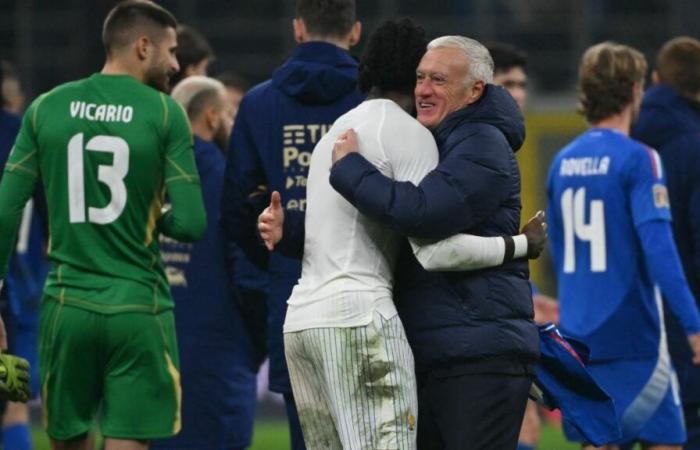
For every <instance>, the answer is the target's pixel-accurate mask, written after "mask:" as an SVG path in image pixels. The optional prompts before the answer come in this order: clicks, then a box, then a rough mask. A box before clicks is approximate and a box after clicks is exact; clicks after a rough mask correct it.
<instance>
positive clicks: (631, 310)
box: [547, 128, 671, 361]
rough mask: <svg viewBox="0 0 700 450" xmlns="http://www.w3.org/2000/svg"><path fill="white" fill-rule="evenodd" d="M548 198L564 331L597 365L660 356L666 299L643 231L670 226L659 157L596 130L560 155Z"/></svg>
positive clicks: (624, 138)
mask: <svg viewBox="0 0 700 450" xmlns="http://www.w3.org/2000/svg"><path fill="white" fill-rule="evenodd" d="M547 191H548V222H549V230H550V242H551V250H552V254H553V257H554V263H555V267H556V272H557V279H558V288H559V289H558V290H559V301H560V314H561V330H562V332H563V333H564V334H565V335H568V336H571V337H573V338H575V339H578V340H580V341H582V342H584V343H585V344H586V345H587V346H588V347H589V348H590V350H591V361H602V360H608V359H620V358H622V359H637V358H649V357H651V358H654V357H656V355H657V354H658V351H659V345H660V339H661V333H662V330H661V324H660V321H659V317H660V316H661V314H663V313H662V305H661V297H660V294H659V292H658V289H656V288H655V286H654V284H653V282H652V280H651V277H650V275H649V273H648V271H647V269H646V267H645V259H644V253H643V250H642V247H641V244H640V239H639V237H638V234H637V228H638V227H639V226H640V225H642V224H644V223H646V222H649V221H654V220H662V221H670V220H671V215H670V209H669V202H668V195H667V192H666V186H665V183H664V175H663V168H662V166H661V160H660V158H659V156H658V154H657V153H656V152H655V151H654V150H652V149H650V148H647V147H645V146H644V145H642V144H640V143H639V142H637V141H634V140H632V139H630V138H628V137H627V136H625V135H624V134H623V133H621V132H618V131H615V130H611V129H602V128H593V129H591V130H588V131H587V132H585V133H583V134H582V135H580V136H579V137H577V138H576V139H575V140H574V141H573V142H571V143H570V144H569V145H568V146H566V147H565V148H564V149H562V150H561V151H560V152H559V154H558V155H557V156H556V158H555V159H554V162H553V164H552V166H551V168H550V172H549V177H548V181H547Z"/></svg>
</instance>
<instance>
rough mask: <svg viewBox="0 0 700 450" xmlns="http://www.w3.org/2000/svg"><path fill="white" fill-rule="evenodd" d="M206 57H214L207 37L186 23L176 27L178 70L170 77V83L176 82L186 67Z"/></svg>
mask: <svg viewBox="0 0 700 450" xmlns="http://www.w3.org/2000/svg"><path fill="white" fill-rule="evenodd" d="M207 58H208V59H213V58H214V50H212V48H211V45H209V41H207V38H205V37H204V35H203V34H202V33H200V32H199V31H197V30H195V29H194V28H192V27H189V26H187V25H180V26H179V27H177V62H178V63H179V64H180V71H179V72H177V73H176V74H175V75H173V76H172V77H170V80H171V83H172V84H173V85H175V84H177V83H178V82H179V81H180V80H182V79H183V78H184V74H185V70H186V69H187V68H188V67H190V66H194V65H197V64H199V63H200V62H202V61H203V60H205V59H207Z"/></svg>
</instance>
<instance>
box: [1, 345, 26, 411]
mask: <svg viewBox="0 0 700 450" xmlns="http://www.w3.org/2000/svg"><path fill="white" fill-rule="evenodd" d="M0 398H2V399H3V400H9V401H12V402H26V401H27V400H28V399H29V362H27V360H26V359H23V358H19V357H17V356H12V355H8V354H0Z"/></svg>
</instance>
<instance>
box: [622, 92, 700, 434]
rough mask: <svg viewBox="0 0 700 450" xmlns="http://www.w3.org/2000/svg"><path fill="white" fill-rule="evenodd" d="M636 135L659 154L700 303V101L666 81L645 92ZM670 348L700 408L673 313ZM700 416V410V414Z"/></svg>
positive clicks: (698, 385)
mask: <svg viewBox="0 0 700 450" xmlns="http://www.w3.org/2000/svg"><path fill="white" fill-rule="evenodd" d="M632 137H633V138H635V139H637V140H639V141H642V142H644V143H645V144H647V145H649V146H650V147H653V148H654V149H656V150H657V151H658V152H659V155H660V156H661V160H662V162H663V168H664V170H665V175H666V180H667V185H668V192H669V196H670V201H671V215H672V216H673V224H672V225H673V236H674V238H675V241H676V245H677V247H678V254H679V255H680V258H681V263H682V264H683V268H684V270H685V276H686V278H687V279H688V285H689V286H690V289H691V291H692V292H693V295H694V296H695V301H696V302H697V303H698V305H699V306H700V103H692V102H690V101H689V100H686V99H684V98H682V97H680V96H679V95H677V94H676V93H675V92H674V90H673V89H672V88H671V87H669V86H667V85H664V84H661V85H657V86H653V87H651V88H650V89H649V90H648V91H647V93H646V94H645V95H644V101H643V102H642V108H641V112H640V115H639V120H638V121H637V123H636V124H635V125H634V127H633V128H632ZM665 322H666V329H667V331H668V347H669V350H670V353H671V358H672V360H673V365H674V367H675V369H676V371H677V373H678V380H679V382H680V387H681V396H682V398H683V403H684V404H686V405H695V408H696V409H697V408H700V367H698V366H693V364H692V361H691V352H690V346H689V345H688V340H687V338H686V336H685V333H684V332H683V328H682V327H681V326H680V323H679V322H678V320H677V319H676V318H675V317H674V316H673V314H666V315H665ZM695 414H697V415H698V416H697V417H696V418H695V420H696V421H698V420H700V412H695Z"/></svg>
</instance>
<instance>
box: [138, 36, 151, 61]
mask: <svg viewBox="0 0 700 450" xmlns="http://www.w3.org/2000/svg"><path fill="white" fill-rule="evenodd" d="M134 47H135V49H136V57H137V58H138V59H139V61H145V60H146V59H148V55H149V53H150V52H151V40H150V39H148V37H147V36H141V37H140V38H138V39H137V40H136V43H135V44H134Z"/></svg>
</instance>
